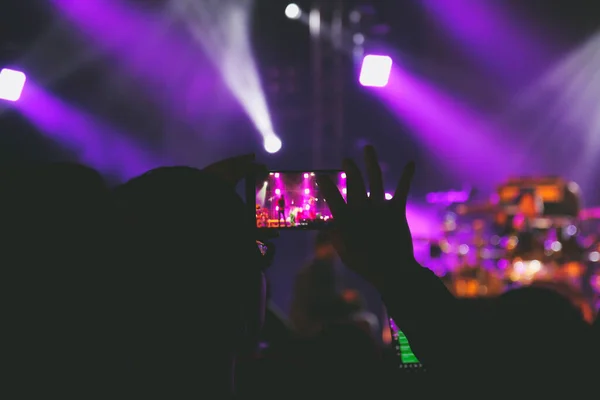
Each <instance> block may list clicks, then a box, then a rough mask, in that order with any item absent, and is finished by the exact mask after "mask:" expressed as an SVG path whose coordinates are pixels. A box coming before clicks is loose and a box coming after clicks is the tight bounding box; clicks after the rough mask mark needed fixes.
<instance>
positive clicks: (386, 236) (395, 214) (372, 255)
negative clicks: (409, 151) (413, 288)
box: [317, 146, 418, 292]
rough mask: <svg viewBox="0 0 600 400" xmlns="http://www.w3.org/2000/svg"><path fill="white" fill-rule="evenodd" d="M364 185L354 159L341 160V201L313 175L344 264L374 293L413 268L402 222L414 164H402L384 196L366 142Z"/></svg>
mask: <svg viewBox="0 0 600 400" xmlns="http://www.w3.org/2000/svg"><path fill="white" fill-rule="evenodd" d="M364 157H365V164H366V171H367V177H368V183H369V192H370V195H367V185H366V184H365V181H364V179H363V176H362V173H361V171H360V169H359V168H358V166H357V165H356V163H355V162H354V161H352V160H349V159H347V160H345V161H344V163H343V169H344V171H345V173H346V182H347V202H346V201H344V198H343V197H342V195H341V194H340V192H339V190H338V188H337V187H336V185H335V184H334V183H333V181H332V180H331V179H330V178H329V177H327V176H324V175H323V176H318V177H317V182H318V184H319V186H320V187H321V191H322V193H323V195H324V197H325V199H326V200H327V203H328V205H329V208H330V210H331V213H332V215H333V218H334V221H335V227H334V228H333V232H332V238H333V243H334V246H335V248H336V250H337V252H338V254H339V255H340V257H341V259H342V261H343V262H344V264H345V265H346V266H347V267H348V268H350V269H351V270H353V271H354V272H356V273H358V274H359V275H361V276H362V277H363V278H364V279H366V280H367V281H368V282H370V283H371V284H372V285H373V286H375V288H377V289H378V290H379V291H380V292H382V291H384V290H385V287H386V283H387V282H390V281H393V280H395V278H396V277H397V276H398V273H399V272H401V270H406V269H408V268H416V267H418V264H417V263H416V261H415V258H414V252H413V244H412V237H411V234H410V229H409V227H408V221H407V220H406V201H407V197H408V192H409V188H410V182H411V179H412V177H413V174H414V169H415V166H414V163H412V162H410V163H408V164H407V165H406V166H405V167H404V171H403V172H402V176H401V178H400V180H399V182H398V185H397V188H396V192H395V194H394V197H393V199H392V200H389V201H388V200H386V199H385V192H384V187H383V177H382V173H381V168H380V166H379V162H378V159H377V154H376V152H375V149H374V148H373V147H372V146H366V147H365V149H364Z"/></svg>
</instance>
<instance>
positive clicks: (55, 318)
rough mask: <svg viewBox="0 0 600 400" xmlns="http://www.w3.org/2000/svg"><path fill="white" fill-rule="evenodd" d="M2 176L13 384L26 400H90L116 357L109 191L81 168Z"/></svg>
mask: <svg viewBox="0 0 600 400" xmlns="http://www.w3.org/2000/svg"><path fill="white" fill-rule="evenodd" d="M1 175H2V176H1V177H0V185H1V186H2V189H3V195H2V196H1V199H0V204H1V205H2V207H0V213H1V214H2V217H1V219H2V224H1V229H2V230H4V234H3V235H2V237H3V243H2V244H3V249H2V252H0V257H1V259H2V260H1V261H0V262H1V263H2V265H3V268H2V273H1V274H2V276H1V277H0V281H1V282H2V283H5V284H7V285H6V286H5V287H3V288H2V290H1V291H2V293H3V295H4V296H6V297H5V298H6V299H9V300H8V301H3V302H2V306H3V308H5V311H6V312H3V316H4V319H3V321H4V322H3V343H5V344H8V346H9V347H8V348H6V349H4V350H6V351H4V350H3V351H2V354H3V363H5V365H10V373H11V376H8V375H6V374H5V375H4V377H5V379H6V381H5V383H8V382H10V383H11V384H15V385H17V386H18V390H19V392H20V394H21V396H22V397H21V398H33V397H40V395H42V396H53V395H56V396H59V397H61V398H81V397H89V396H88V394H90V392H91V391H94V390H95V389H93V388H95V387H98V386H99V383H98V381H97V380H96V381H95V382H94V379H99V378H98V377H99V376H100V375H99V374H100V371H101V370H103V369H105V367H106V363H105V362H103V359H104V357H105V356H106V355H107V354H108V353H107V351H109V348H110V347H112V346H109V345H108V342H109V341H110V337H109V336H110V333H109V332H108V331H107V329H108V326H109V323H107V322H108V321H107V320H106V319H105V317H106V313H105V309H106V305H107V304H106V297H107V296H106V293H107V291H109V290H110V289H109V288H108V286H107V282H108V281H109V280H108V279H107V274H106V266H107V264H106V261H107V259H108V257H107V255H108V254H109V250H110V244H107V243H106V242H105V241H104V239H107V238H109V237H110V236H109V235H107V231H106V229H107V228H108V227H109V224H108V223H107V222H108V221H109V219H108V218H107V217H109V216H110V214H109V212H108V211H109V207H108V189H107V188H106V186H105V185H104V182H103V180H102V178H101V176H100V175H99V174H98V173H97V172H96V171H94V170H92V169H89V168H87V167H83V166H81V165H75V164H53V165H38V166H28V167H23V168H13V169H11V170H5V171H3V173H2V174H1ZM5 373H8V371H7V370H5ZM108 373H109V372H108V371H107V373H106V374H105V375H104V379H105V380H109V376H108ZM31 382H36V383H35V384H34V385H32V384H31ZM106 386H107V385H105V386H104V387H106ZM3 390H8V388H7V387H6V386H5V388H4V389H3ZM36 390H37V391H39V392H37V393H35V394H34V393H33V392H35V391H36ZM29 391H32V392H29ZM9 397H13V398H17V396H9Z"/></svg>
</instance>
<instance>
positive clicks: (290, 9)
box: [285, 3, 302, 19]
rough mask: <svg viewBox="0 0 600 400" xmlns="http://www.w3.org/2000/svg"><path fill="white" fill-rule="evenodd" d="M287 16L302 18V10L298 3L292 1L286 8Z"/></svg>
mask: <svg viewBox="0 0 600 400" xmlns="http://www.w3.org/2000/svg"><path fill="white" fill-rule="evenodd" d="M285 16H286V17H288V18H289V19H300V17H301V16H302V10H301V9H300V7H298V4H295V3H290V4H288V5H287V7H286V8H285Z"/></svg>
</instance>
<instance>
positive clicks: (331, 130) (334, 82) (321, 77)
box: [309, 0, 351, 169]
mask: <svg viewBox="0 0 600 400" xmlns="http://www.w3.org/2000/svg"><path fill="white" fill-rule="evenodd" d="M345 13H346V10H345V8H344V1H343V0H314V1H313V4H312V7H311V10H310V13H309V30H310V36H311V76H312V115H313V121H312V122H313V124H312V144H313V147H312V157H313V166H314V168H316V169H330V168H339V166H340V163H341V158H342V153H343V139H344V80H345V77H346V73H345V68H347V65H351V64H350V63H351V61H350V60H348V59H345V54H344V52H343V45H344V43H343V42H344V22H345V16H346V15H345Z"/></svg>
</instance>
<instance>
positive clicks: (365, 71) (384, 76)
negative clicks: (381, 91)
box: [359, 54, 393, 87]
mask: <svg viewBox="0 0 600 400" xmlns="http://www.w3.org/2000/svg"><path fill="white" fill-rule="evenodd" d="M392 64H393V62H392V59H391V58H390V57H388V56H377V55H373V54H370V55H367V56H365V57H364V58H363V62H362V67H361V69H360V77H359V82H360V84H361V85H363V86H369V87H385V86H387V84H388V82H389V80H390V73H391V72H392Z"/></svg>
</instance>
